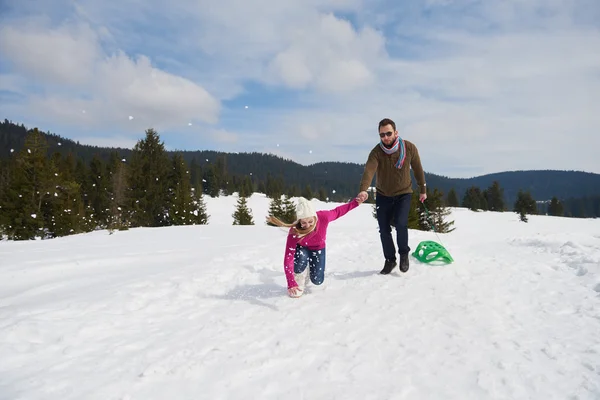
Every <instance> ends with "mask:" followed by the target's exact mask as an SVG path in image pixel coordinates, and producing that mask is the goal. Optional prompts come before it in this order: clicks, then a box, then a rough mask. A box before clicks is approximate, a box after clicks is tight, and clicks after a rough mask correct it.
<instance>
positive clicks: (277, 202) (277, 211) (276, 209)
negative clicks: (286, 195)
mask: <svg viewBox="0 0 600 400" xmlns="http://www.w3.org/2000/svg"><path fill="white" fill-rule="evenodd" d="M268 215H270V216H273V217H275V218H278V219H280V220H281V216H282V215H283V202H282V200H281V197H274V198H272V199H271V201H270V202H269V214H268ZM267 225H269V226H275V225H274V224H272V223H270V222H267Z"/></svg>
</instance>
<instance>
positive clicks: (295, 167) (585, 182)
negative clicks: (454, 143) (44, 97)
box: [0, 120, 600, 208]
mask: <svg viewBox="0 0 600 400" xmlns="http://www.w3.org/2000/svg"><path fill="white" fill-rule="evenodd" d="M27 131H28V128H27V127H25V126H24V125H22V124H15V123H13V122H11V121H9V120H4V122H0V159H6V158H8V157H9V156H10V154H11V149H13V150H14V151H19V150H20V149H21V148H22V147H23V144H24V139H25V136H26V134H27ZM45 135H46V137H47V140H48V143H49V155H50V154H52V153H54V152H59V153H61V154H64V155H66V154H68V153H72V154H73V155H75V156H76V157H77V158H80V159H82V160H83V161H84V162H85V163H86V164H89V162H90V161H91V160H92V157H93V156H94V154H98V155H99V156H100V158H102V159H103V160H105V161H108V159H109V157H110V154H111V153H112V152H115V151H116V152H117V153H118V154H119V156H121V157H124V158H128V157H129V155H130V154H131V149H124V148H108V147H98V146H89V145H83V144H80V143H78V142H75V141H73V140H71V139H67V138H64V137H61V136H59V135H56V134H53V133H49V132H48V133H45ZM143 135H144V133H143V132H140V139H141V138H143ZM171 153H172V152H171ZM180 153H182V154H183V156H184V159H185V160H186V161H187V162H188V163H191V162H192V161H194V162H195V163H197V164H198V165H200V166H204V165H205V164H207V163H212V162H215V161H216V159H217V158H218V157H223V158H224V160H225V166H226V169H227V171H228V172H229V173H231V174H236V175H249V174H251V176H252V179H253V181H254V182H255V183H257V182H264V181H265V180H266V177H267V175H268V174H271V175H272V176H274V177H282V178H283V180H284V182H285V184H286V185H289V186H296V187H297V188H299V189H303V188H305V187H306V186H310V188H311V189H312V190H313V191H317V190H319V189H320V188H324V189H325V190H326V191H327V193H328V194H329V195H330V196H331V197H332V199H334V198H340V197H348V196H353V195H355V194H356V193H357V190H358V184H359V181H360V178H361V175H362V172H363V168H364V165H362V164H356V163H343V162H320V163H316V164H313V165H309V166H303V165H301V164H298V163H296V162H294V161H292V160H288V159H284V158H281V157H278V156H275V155H272V154H263V153H224V152H216V151H202V150H198V151H182V152H180ZM207 160H208V161H207ZM426 179H427V184H428V186H429V188H430V189H434V188H437V189H439V190H441V191H442V192H444V193H448V191H450V189H452V188H454V189H455V191H456V192H457V194H458V198H459V200H461V199H462V197H463V195H464V193H465V191H466V190H467V189H468V188H469V187H471V186H477V187H479V188H481V190H484V189H486V188H487V187H489V186H491V185H492V183H493V182H494V181H498V182H499V183H500V186H501V187H502V188H503V189H504V196H505V200H506V203H507V205H508V207H509V208H510V207H512V204H513V203H514V201H515V199H516V195H517V193H518V191H519V190H521V189H522V190H525V191H530V192H531V194H532V196H533V198H534V199H536V200H537V201H546V200H550V199H551V198H552V197H553V196H556V197H557V198H559V199H565V200H566V199H574V198H583V197H591V196H600V174H594V173H589V172H580V171H560V170H542V171H507V172H499V173H494V174H488V175H482V176H477V177H474V178H467V179H465V178H451V177H445V176H440V175H435V174H431V173H427V172H426ZM333 191H335V194H336V195H335V196H334V195H331V194H332V193H333Z"/></svg>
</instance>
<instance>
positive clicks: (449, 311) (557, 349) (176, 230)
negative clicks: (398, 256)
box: [0, 194, 600, 400]
mask: <svg viewBox="0 0 600 400" xmlns="http://www.w3.org/2000/svg"><path fill="white" fill-rule="evenodd" d="M206 200H207V207H208V212H209V214H210V215H211V217H210V224H209V225H206V226H187V227H169V228H154V229H152V228H147V229H133V230H130V231H124V232H116V233H115V234H113V235H109V234H108V233H107V232H106V231H100V232H93V233H90V234H83V235H77V236H72V237H65V238H59V239H54V240H47V241H31V242H6V241H4V242H0V399H2V400H8V399H10V400H17V399H23V400H25V399H27V400H42V399H43V400H49V399H56V400H70V399H72V400H84V399H94V400H95V399H98V400H134V399H135V400H155V399H177V400H183V399H211V400H217V399H327V400H332V399H357V400H367V399H373V400H381V399H415V400H424V399H440V400H442V399H443V400H449V399H457V400H458V399H460V400H470V399H477V400H482V399H507V400H517V399H540V400H550V399H557V400H558V399H560V400H569V399H579V400H584V399H600V220H582V219H567V218H555V217H547V216H530V220H529V223H527V224H525V223H522V222H519V221H518V216H517V215H516V214H514V213H491V212H485V213H484V212H481V213H474V212H471V211H468V210H463V209H456V210H453V215H452V219H453V220H455V225H456V228H457V229H456V231H454V232H452V233H450V234H446V235H439V239H441V241H442V243H443V245H444V246H445V247H446V248H447V249H448V250H449V251H450V253H451V254H452V256H453V257H454V259H455V262H454V263H453V264H451V265H436V266H433V265H426V264H419V262H418V261H417V260H415V259H414V258H411V268H410V270H409V271H408V272H407V273H406V274H401V273H400V272H398V269H397V268H396V269H395V271H394V272H393V273H392V274H391V275H388V276H382V275H379V274H378V273H379V270H380V269H381V267H382V265H383V259H382V255H381V247H380V243H379V237H378V231H377V226H376V221H375V219H374V218H373V217H372V216H371V212H372V208H371V205H369V204H363V205H361V206H360V207H359V208H358V209H356V210H353V211H351V212H350V213H349V214H347V215H346V216H345V217H343V218H342V219H340V220H338V221H335V222H333V223H332V224H331V225H330V229H329V232H328V247H327V269H326V277H325V283H324V284H323V286H321V287H311V288H309V289H308V293H307V294H306V295H305V296H303V297H302V298H299V299H291V298H289V297H288V296H287V293H286V286H285V277H284V274H283V268H282V260H283V252H284V244H285V235H286V233H285V231H283V230H281V229H278V228H273V227H268V226H265V225H264V224H263V222H264V218H265V216H266V214H267V209H268V200H267V199H266V198H265V197H264V196H262V195H259V194H254V195H253V197H252V198H251V199H250V200H249V206H250V208H251V209H252V212H253V216H254V221H255V223H257V225H255V226H232V225H231V223H232V217H231V214H232V213H233V212H234V206H235V202H236V200H237V199H236V198H235V197H226V198H220V199H211V198H207V199H206ZM315 203H316V204H317V207H318V208H333V207H334V206H336V205H337V204H334V203H321V202H318V201H315ZM439 239H438V236H436V235H435V234H434V233H432V232H418V231H411V232H410V244H411V247H412V248H413V250H414V249H415V248H416V245H417V244H418V243H419V242H420V241H422V240H435V241H439Z"/></svg>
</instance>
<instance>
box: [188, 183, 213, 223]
mask: <svg viewBox="0 0 600 400" xmlns="http://www.w3.org/2000/svg"><path fill="white" fill-rule="evenodd" d="M193 192H194V195H193V203H194V210H192V215H193V217H190V218H192V223H193V224H195V225H206V224H208V220H209V218H210V216H209V215H208V212H207V210H206V203H205V202H204V194H203V193H202V191H196V190H193Z"/></svg>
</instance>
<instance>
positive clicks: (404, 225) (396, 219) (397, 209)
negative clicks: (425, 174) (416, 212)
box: [375, 193, 412, 261]
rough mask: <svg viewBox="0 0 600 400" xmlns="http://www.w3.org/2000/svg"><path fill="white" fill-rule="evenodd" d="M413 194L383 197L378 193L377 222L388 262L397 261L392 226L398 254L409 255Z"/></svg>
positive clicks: (376, 201)
mask: <svg viewBox="0 0 600 400" xmlns="http://www.w3.org/2000/svg"><path fill="white" fill-rule="evenodd" d="M411 198H412V194H411V193H406V194H401V195H399V196H393V197H388V196H383V195H381V194H379V193H377V198H376V199H375V206H376V207H377V222H378V223H379V236H380V238H381V245H382V247H383V255H384V257H385V259H386V260H388V261H394V260H396V249H395V247H394V241H393V239H392V226H391V225H393V226H394V227H395V228H396V241H397V243H398V254H408V252H409V251H410V247H409V246H408V212H409V211H410V201H411Z"/></svg>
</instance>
